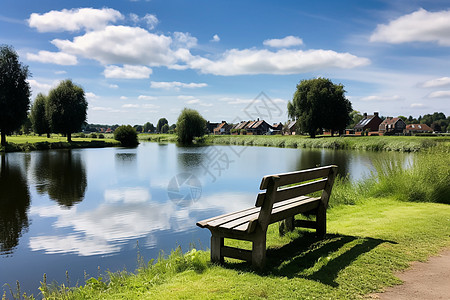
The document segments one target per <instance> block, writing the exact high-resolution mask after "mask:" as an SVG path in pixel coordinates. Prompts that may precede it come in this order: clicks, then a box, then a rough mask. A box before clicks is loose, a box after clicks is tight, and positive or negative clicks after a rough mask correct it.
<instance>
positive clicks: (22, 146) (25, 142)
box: [0, 134, 119, 152]
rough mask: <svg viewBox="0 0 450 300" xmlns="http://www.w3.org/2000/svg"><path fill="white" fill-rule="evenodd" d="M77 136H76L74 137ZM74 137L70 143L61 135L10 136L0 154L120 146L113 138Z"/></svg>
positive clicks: (0, 149) (0, 147) (0, 148)
mask: <svg viewBox="0 0 450 300" xmlns="http://www.w3.org/2000/svg"><path fill="white" fill-rule="evenodd" d="M74 136H75V135H74ZM74 136H73V137H72V142H71V143H68V142H67V138H66V137H63V136H61V135H57V134H52V135H51V137H50V138H47V137H46V136H44V135H43V136H37V135H18V136H8V137H7V138H6V141H7V142H8V145H7V146H6V147H2V146H0V152H2V151H5V150H6V151H7V152H12V151H31V150H46V149H63V148H99V147H113V146H119V142H118V141H116V140H114V139H112V138H109V137H108V138H104V139H98V138H97V139H93V138H79V137H74Z"/></svg>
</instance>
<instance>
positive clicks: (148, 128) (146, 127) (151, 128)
mask: <svg viewBox="0 0 450 300" xmlns="http://www.w3.org/2000/svg"><path fill="white" fill-rule="evenodd" d="M143 129H144V132H154V131H155V126H153V124H152V123H150V122H147V123H145V124H144V127H143Z"/></svg>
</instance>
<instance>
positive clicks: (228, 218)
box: [208, 207, 259, 228]
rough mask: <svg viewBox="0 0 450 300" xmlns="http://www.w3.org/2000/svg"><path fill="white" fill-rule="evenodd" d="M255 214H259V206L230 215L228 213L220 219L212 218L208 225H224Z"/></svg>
mask: <svg viewBox="0 0 450 300" xmlns="http://www.w3.org/2000/svg"><path fill="white" fill-rule="evenodd" d="M255 214H259V208H257V207H252V208H251V209H246V210H243V211H238V212H236V213H234V214H230V215H228V216H226V217H223V218H219V219H216V220H212V221H210V222H208V226H211V227H216V226H222V225H225V224H227V223H230V222H233V221H236V220H239V219H241V218H246V217H248V216H253V215H255ZM238 222H239V221H238ZM225 227H226V228H232V227H228V226H225Z"/></svg>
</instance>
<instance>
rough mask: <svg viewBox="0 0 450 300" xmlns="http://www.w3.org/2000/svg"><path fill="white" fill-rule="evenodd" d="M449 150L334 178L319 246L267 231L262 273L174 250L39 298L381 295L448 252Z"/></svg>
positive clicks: (306, 236) (305, 235) (303, 236)
mask: <svg viewBox="0 0 450 300" xmlns="http://www.w3.org/2000/svg"><path fill="white" fill-rule="evenodd" d="M448 150H449V149H448V148H447V149H446V150H444V149H441V148H434V149H431V150H429V151H424V152H423V153H421V154H417V156H416V159H415V162H414V165H413V166H411V167H404V166H401V165H399V164H398V163H397V162H395V161H391V162H386V163H379V164H377V165H376V166H375V167H376V168H377V171H378V172H377V174H376V175H375V174H374V175H373V176H372V177H371V178H367V179H365V180H364V181H363V182H358V183H349V182H348V181H345V180H343V179H339V180H337V182H336V184H335V186H334V188H333V193H332V198H331V200H330V203H331V204H332V207H330V209H329V210H328V218H327V219H328V234H327V236H326V238H324V239H322V240H318V239H316V238H315V237H314V234H313V233H312V232H311V231H307V230H300V229H297V230H296V231H294V232H291V233H288V234H286V235H284V236H279V234H278V227H277V224H272V225H271V226H270V227H269V231H268V235H267V237H268V239H267V244H268V247H269V249H268V252H267V266H266V268H265V269H264V270H263V271H261V272H256V271H254V270H252V269H251V268H250V267H249V266H248V265H247V264H244V263H241V262H239V261H236V260H231V259H229V260H226V263H225V265H224V266H218V265H213V264H211V263H210V262H209V251H207V250H199V251H197V250H195V249H194V250H191V251H189V252H188V253H184V254H183V253H181V251H180V250H179V249H177V250H175V251H173V252H172V253H171V254H170V255H168V256H161V257H160V258H159V259H158V260H156V261H153V260H151V261H150V262H148V263H146V262H145V260H144V259H143V258H142V257H138V259H137V266H138V269H137V270H136V271H135V272H133V273H131V272H125V271H124V272H120V273H109V274H105V276H104V278H103V279H102V278H91V279H89V280H87V282H86V283H85V285H83V286H79V287H76V288H69V287H66V286H64V285H61V286H59V287H58V286H57V287H55V286H52V287H49V286H48V285H47V284H43V285H42V287H41V290H42V292H43V294H44V296H45V298H48V299H52V298H55V299H118V298H125V299H205V298H206V299H355V298H360V297H363V296H364V295H366V294H369V293H372V292H376V291H382V290H383V289H384V288H385V287H387V286H391V285H395V284H399V283H400V280H399V279H397V278H396V277H395V276H394V272H395V271H398V270H403V269H405V268H407V267H408V266H409V264H410V263H411V262H412V261H417V260H419V261H424V260H426V259H427V258H428V257H429V256H431V255H434V254H436V253H438V252H439V251H440V250H442V249H443V248H446V247H450V235H449V232H450V205H449V204H450V185H449V184H448V182H450V155H449V153H448ZM436 202H440V203H436ZM237 243H239V244H241V242H239V241H234V240H233V241H230V240H226V244H229V245H233V244H237ZM246 246H250V245H246ZM69 272H70V270H69Z"/></svg>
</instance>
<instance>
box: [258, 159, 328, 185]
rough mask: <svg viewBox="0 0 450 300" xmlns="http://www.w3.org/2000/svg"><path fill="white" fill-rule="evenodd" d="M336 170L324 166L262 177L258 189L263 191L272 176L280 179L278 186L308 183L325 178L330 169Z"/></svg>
mask: <svg viewBox="0 0 450 300" xmlns="http://www.w3.org/2000/svg"><path fill="white" fill-rule="evenodd" d="M332 168H337V166H334V165H332V166H326V167H319V168H314V169H308V170H302V171H295V172H289V173H282V174H275V175H268V176H264V177H263V179H262V181H261V185H260V189H261V190H265V189H267V185H268V180H269V178H270V177H272V176H278V177H279V178H280V180H279V186H283V185H289V184H293V183H298V182H303V181H308V180H311V179H316V178H320V177H327V176H328V174H329V172H330V169H332Z"/></svg>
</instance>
